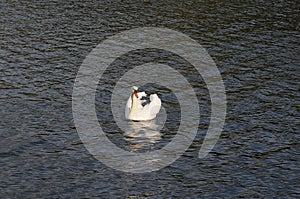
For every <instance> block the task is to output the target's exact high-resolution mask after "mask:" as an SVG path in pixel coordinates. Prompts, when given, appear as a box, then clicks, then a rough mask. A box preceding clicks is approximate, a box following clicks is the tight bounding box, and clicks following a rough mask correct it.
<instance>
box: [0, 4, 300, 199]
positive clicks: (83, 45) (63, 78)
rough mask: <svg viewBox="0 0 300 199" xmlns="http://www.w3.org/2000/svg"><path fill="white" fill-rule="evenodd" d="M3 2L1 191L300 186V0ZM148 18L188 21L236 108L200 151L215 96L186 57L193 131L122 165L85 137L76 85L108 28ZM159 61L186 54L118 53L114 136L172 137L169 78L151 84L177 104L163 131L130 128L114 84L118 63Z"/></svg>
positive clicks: (255, 191)
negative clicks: (141, 162)
mask: <svg viewBox="0 0 300 199" xmlns="http://www.w3.org/2000/svg"><path fill="white" fill-rule="evenodd" d="M0 5H1V6H0V10H1V17H0V26H1V30H0V35H1V41H0V42H1V43H0V46H1V48H0V89H1V90H0V92H1V95H0V107H1V108H0V117H1V119H0V157H1V159H0V167H1V173H0V194H1V198H216V197H219V198H239V197H240V198H299V197H300V178H299V173H300V162H299V160H300V144H299V143H300V134H299V129H300V103H299V97H300V93H299V90H300V89H299V87H300V83H299V77H300V67H299V63H300V48H299V44H300V33H299V31H300V25H299V15H300V6H299V3H297V1H277V2H273V3H271V2H263V1H258V2H256V3H249V2H248V3H228V2H227V3H225V2H223V1H220V2H219V1H164V2H160V3H159V2H151V1H139V2H136V1H113V2H111V1H97V2H96V1H95V2H91V1H88V2H76V1H75V2H73V1H70V2H69V1H32V2H29V1H5V0H4V1H2V2H1V3H0ZM145 26H147V27H165V28H169V29H173V30H176V31H179V32H182V33H184V34H186V35H187V36H189V37H191V38H193V39H194V40H196V41H197V42H198V43H199V44H201V45H202V46H203V47H205V48H206V50H207V51H208V53H209V54H210V56H211V57H212V58H213V60H214V61H215V63H216V65H217V66H218V68H219V70H220V72H221V75H222V78H223V81H224V85H225V89H226V95H227V116H226V121H225V125H224V129H223V131H222V134H221V136H220V139H219V140H218V142H217V144H216V145H215V147H214V149H213V150H212V151H211V152H210V153H209V154H208V156H206V157H205V158H203V159H199V158H198V152H199V149H200V147H201V143H202V142H203V138H204V136H205V134H206V132H207V128H208V125H209V120H210V112H211V109H210V97H209V93H208V90H207V88H206V85H205V83H204V81H203V80H202V79H201V76H199V75H195V73H194V71H193V70H191V69H190V67H187V68H186V70H183V71H182V73H183V75H184V76H185V77H186V78H187V79H188V80H189V82H190V83H191V85H193V87H194V90H195V92H196V94H197V97H198V101H199V107H200V113H201V118H200V124H199V128H198V134H197V136H196V138H195V140H194V142H193V143H192V145H191V146H190V147H189V149H188V150H187V151H186V152H185V153H184V154H183V155H182V156H181V157H180V158H179V159H177V160H176V161H175V162H174V163H172V164H171V165H169V166H167V167H165V168H163V169H161V170H159V171H154V172H150V173H141V174H134V173H124V172H121V171H117V170H114V169H112V168H109V167H107V166H106V165H104V164H103V163H102V162H100V161H98V160H97V159H96V158H94V157H93V156H92V155H91V154H90V153H89V152H88V151H87V149H86V148H85V146H84V145H83V143H82V141H81V140H80V138H79V135H78V133H77V131H76V128H75V124H74V121H73V115H72V91H73V84H74V81H75V77H76V74H77V71H78V70H79V67H80V65H81V64H82V62H83V60H84V59H85V57H86V56H87V55H88V54H89V53H90V52H91V51H92V49H93V48H95V47H96V46H97V45H98V44H99V43H101V42H102V41H104V40H105V39H107V38H108V37H109V36H112V35H115V34H117V33H119V32H121V31H124V30H129V29H132V28H138V27H145ZM149 61H159V62H160V63H164V64H168V65H170V66H172V67H174V68H176V67H177V68H180V67H182V66H184V65H185V64H186V62H185V61H184V60H182V59H180V57H178V56H176V55H173V54H170V53H166V52H162V51H159V50H157V49H156V50H155V49H147V50H138V51H136V52H132V53H131V54H128V55H127V56H123V57H121V58H120V59H118V60H116V61H115V62H114V63H113V64H112V65H111V67H109V69H108V70H107V71H105V75H104V76H103V78H102V80H101V81H102V84H101V85H100V84H99V86H98V88H97V92H96V112H97V117H98V120H99V123H101V124H102V125H103V129H104V130H105V132H106V133H107V137H108V138H109V139H110V140H111V141H112V142H113V143H115V144H116V145H117V146H118V147H120V148H123V149H125V150H128V151H135V152H139V153H143V152H145V151H151V150H156V149H159V148H161V147H163V146H165V144H167V143H169V142H170V141H171V140H172V138H173V137H174V136H175V134H176V129H177V128H178V125H179V123H180V120H179V119H178V118H180V114H181V113H180V108H179V105H178V101H177V99H176V97H175V96H174V95H173V94H172V92H170V90H168V89H167V88H165V87H162V86H160V85H154V86H153V85H152V86H149V85H148V86H147V85H145V86H144V89H145V90H148V91H150V92H151V89H152V90H154V92H158V93H159V95H160V96H161V98H162V101H163V104H164V108H165V112H164V113H169V114H168V117H167V118H164V115H163V114H162V117H161V118H163V119H164V120H166V123H165V125H164V126H159V125H160V124H156V125H158V126H155V128H156V130H160V131H158V134H157V131H156V132H155V133H154V134H151V136H148V135H145V134H139V135H135V136H134V135H128V134H126V133H124V132H122V131H120V129H119V128H117V127H116V125H115V124H114V123H113V122H112V116H111V114H110V113H111V112H110V110H109V108H110V104H109V103H110V95H111V90H110V89H111V88H112V85H114V83H115V82H114V81H115V79H114V78H115V77H120V76H121V75H122V72H124V71H122V70H118V67H119V68H123V69H125V70H126V68H127V67H131V66H132V65H138V64H141V63H147V62H149ZM114 66H115V67H114ZM112 77H114V78H112ZM103 85H106V86H103ZM106 94H107V95H106ZM158 121H159V120H158ZM158 123H159V122H158ZM138 128H140V127H138ZM142 132H147V131H142ZM146 137H147V139H146Z"/></svg>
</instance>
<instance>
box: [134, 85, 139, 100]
mask: <svg viewBox="0 0 300 199" xmlns="http://www.w3.org/2000/svg"><path fill="white" fill-rule="evenodd" d="M132 92H133V94H134V95H135V97H136V98H139V95H138V87H136V86H133V87H132Z"/></svg>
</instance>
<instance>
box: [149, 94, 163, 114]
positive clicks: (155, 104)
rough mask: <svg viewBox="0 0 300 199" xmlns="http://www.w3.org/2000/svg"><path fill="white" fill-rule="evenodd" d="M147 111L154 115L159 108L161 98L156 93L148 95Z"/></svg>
mask: <svg viewBox="0 0 300 199" xmlns="http://www.w3.org/2000/svg"><path fill="white" fill-rule="evenodd" d="M148 106H149V111H150V114H151V115H156V114H157V113H158V112H159V111H160V108H161V100H160V99H159V97H158V96H157V95H156V94H152V95H150V103H149V105H148Z"/></svg>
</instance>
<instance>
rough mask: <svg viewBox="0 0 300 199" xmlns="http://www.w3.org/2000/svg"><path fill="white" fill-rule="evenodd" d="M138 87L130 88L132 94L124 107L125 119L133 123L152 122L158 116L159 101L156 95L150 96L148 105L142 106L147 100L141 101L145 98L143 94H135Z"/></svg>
mask: <svg viewBox="0 0 300 199" xmlns="http://www.w3.org/2000/svg"><path fill="white" fill-rule="evenodd" d="M137 90H138V87H136V86H134V87H132V94H131V96H130V97H129V99H128V100H127V104H126V107H125V117H126V119H129V120H134V121H145V120H152V119H154V118H155V117H156V115H157V114H158V112H159V110H160V108H161V100H160V99H159V97H158V96H157V95H156V94H152V95H150V103H148V104H146V105H144V106H143V104H144V103H145V102H146V101H147V100H143V99H142V98H143V97H146V96H147V94H146V93H145V92H137Z"/></svg>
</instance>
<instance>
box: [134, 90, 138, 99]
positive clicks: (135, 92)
mask: <svg viewBox="0 0 300 199" xmlns="http://www.w3.org/2000/svg"><path fill="white" fill-rule="evenodd" d="M134 95H135V96H136V98H139V95H138V93H137V91H136V90H135V91H134Z"/></svg>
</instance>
